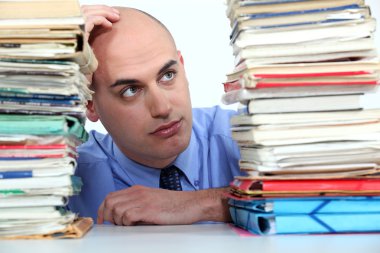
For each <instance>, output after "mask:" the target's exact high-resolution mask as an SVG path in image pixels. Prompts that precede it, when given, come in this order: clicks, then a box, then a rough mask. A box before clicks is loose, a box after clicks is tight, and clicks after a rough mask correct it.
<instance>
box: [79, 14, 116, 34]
mask: <svg viewBox="0 0 380 253" xmlns="http://www.w3.org/2000/svg"><path fill="white" fill-rule="evenodd" d="M95 26H102V27H105V28H110V27H112V23H111V22H110V21H109V20H107V19H106V18H104V17H102V16H91V17H89V18H88V19H87V21H86V24H85V31H86V32H91V31H92V30H93V29H94V27H95Z"/></svg>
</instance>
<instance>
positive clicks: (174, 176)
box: [160, 165, 182, 191]
mask: <svg viewBox="0 0 380 253" xmlns="http://www.w3.org/2000/svg"><path fill="white" fill-rule="evenodd" d="M160 188H162V189H167V190H172V191H182V186H181V181H180V170H179V169H178V168H177V167H176V166H174V165H172V166H169V167H167V168H164V169H162V170H161V174H160Z"/></svg>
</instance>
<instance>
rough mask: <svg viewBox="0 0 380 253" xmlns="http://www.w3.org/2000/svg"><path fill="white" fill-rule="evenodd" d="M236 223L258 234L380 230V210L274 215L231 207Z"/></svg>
mask: <svg viewBox="0 0 380 253" xmlns="http://www.w3.org/2000/svg"><path fill="white" fill-rule="evenodd" d="M230 212H231V217H232V220H233V222H234V224H235V225H237V226H238V227H241V228H243V229H246V230H248V231H249V232H251V233H254V234H260V235H269V234H316V233H317V234H320V233H330V234H331V233H358V232H380V212H376V213H317V214H274V213H258V212H253V211H252V210H248V209H244V208H240V207H234V206H232V207H230Z"/></svg>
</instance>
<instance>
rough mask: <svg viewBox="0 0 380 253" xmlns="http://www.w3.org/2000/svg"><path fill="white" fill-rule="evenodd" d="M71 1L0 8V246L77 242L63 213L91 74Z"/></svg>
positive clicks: (80, 227) (82, 223)
mask: <svg viewBox="0 0 380 253" xmlns="http://www.w3.org/2000/svg"><path fill="white" fill-rule="evenodd" d="M83 28H84V19H83V17H82V16H81V13H80V8H79V3H78V2H77V1H76V0H64V1H63V0H39V1H33V0H32V1H30V0H29V1H27V0H26V1H0V238H52V237H53V238H55V237H81V236H83V235H84V233H85V232H86V231H88V230H89V228H90V227H91V225H92V220H91V219H88V218H80V219H79V218H78V217H77V215H76V214H75V213H72V212H70V211H69V210H67V209H66V205H67V201H68V197H69V196H71V195H73V194H77V193H78V192H79V191H80V188H81V185H82V182H81V179H80V178H78V177H75V176H73V175H74V172H75V168H76V164H77V163H76V159H77V152H76V147H77V146H78V145H80V144H81V143H83V142H84V141H86V140H87V133H86V131H85V129H84V123H85V106H86V101H87V100H88V99H89V98H91V92H90V90H89V88H88V81H87V79H86V77H85V76H84V74H87V73H91V72H92V71H94V70H95V68H96V66H97V62H96V59H95V57H94V55H93V53H92V50H91V49H90V47H89V46H88V43H87V42H85V40H84V30H83Z"/></svg>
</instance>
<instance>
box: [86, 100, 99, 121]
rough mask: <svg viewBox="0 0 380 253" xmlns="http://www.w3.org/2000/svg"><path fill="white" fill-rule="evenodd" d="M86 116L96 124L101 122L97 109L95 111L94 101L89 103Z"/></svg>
mask: <svg viewBox="0 0 380 253" xmlns="http://www.w3.org/2000/svg"><path fill="white" fill-rule="evenodd" d="M86 116H87V118H88V119H89V120H90V121H92V122H96V121H98V120H99V116H98V113H97V112H96V109H95V105H94V101H92V100H88V101H87V110H86Z"/></svg>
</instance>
